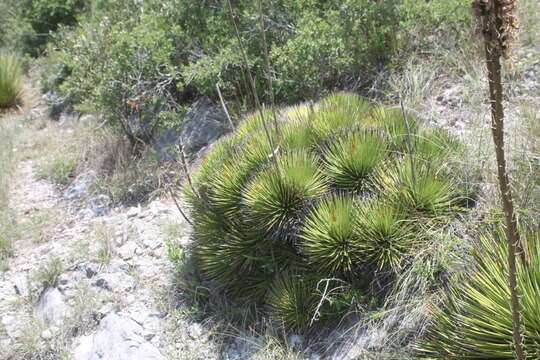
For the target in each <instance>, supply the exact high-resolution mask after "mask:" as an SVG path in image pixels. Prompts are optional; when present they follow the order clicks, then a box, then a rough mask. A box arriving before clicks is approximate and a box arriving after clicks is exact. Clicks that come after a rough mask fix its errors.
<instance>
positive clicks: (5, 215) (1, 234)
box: [0, 119, 17, 268]
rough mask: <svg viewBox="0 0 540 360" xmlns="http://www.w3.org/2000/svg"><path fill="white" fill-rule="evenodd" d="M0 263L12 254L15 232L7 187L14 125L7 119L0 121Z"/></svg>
mask: <svg viewBox="0 0 540 360" xmlns="http://www.w3.org/2000/svg"><path fill="white" fill-rule="evenodd" d="M0 134H1V135H2V139H3V141H1V142H0V265H2V262H3V261H5V260H6V259H7V258H8V257H10V256H11V255H12V254H13V251H14V248H13V239H14V238H15V237H16V234H17V226H16V222H15V214H14V213H13V211H12V210H11V208H10V201H9V187H10V183H11V180H12V172H13V169H14V165H15V154H14V152H13V139H14V135H15V127H14V126H13V123H12V122H11V121H9V119H4V121H0ZM1 267H2V266H0V268H1Z"/></svg>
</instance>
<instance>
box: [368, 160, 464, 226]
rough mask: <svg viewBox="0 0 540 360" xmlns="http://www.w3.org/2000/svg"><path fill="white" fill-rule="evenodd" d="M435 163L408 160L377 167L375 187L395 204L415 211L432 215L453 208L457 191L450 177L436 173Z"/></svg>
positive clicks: (445, 212)
mask: <svg viewBox="0 0 540 360" xmlns="http://www.w3.org/2000/svg"><path fill="white" fill-rule="evenodd" d="M437 164H438V163H429V162H428V163H426V162H420V163H419V162H416V163H413V162H412V161H409V160H408V159H405V160H404V161H402V162H400V163H396V162H392V163H389V164H388V165H387V166H384V167H381V169H380V171H379V172H378V175H377V180H376V181H377V187H378V189H379V191H380V192H381V193H383V194H387V196H388V198H389V199H390V200H391V201H393V202H394V204H395V205H396V206H397V207H400V208H403V209H406V210H407V211H412V212H413V213H416V214H421V215H426V216H430V217H436V216H439V215H444V214H448V213H452V212H454V211H456V207H457V203H458V202H459V192H458V189H457V186H456V185H455V183H453V180H452V179H451V178H450V177H448V176H445V174H443V173H442V172H441V173H439V172H438V169H437V167H433V165H437Z"/></svg>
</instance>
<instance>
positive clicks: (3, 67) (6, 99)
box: [0, 54, 22, 108]
mask: <svg viewBox="0 0 540 360" xmlns="http://www.w3.org/2000/svg"><path fill="white" fill-rule="evenodd" d="M21 91H22V62H21V60H20V59H19V58H17V57H16V56H14V55H4V54H0V108H8V107H11V106H13V105H15V104H16V103H17V101H19V100H20V95H21Z"/></svg>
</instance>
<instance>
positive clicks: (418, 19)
mask: <svg viewBox="0 0 540 360" xmlns="http://www.w3.org/2000/svg"><path fill="white" fill-rule="evenodd" d="M465 2H466V1H463V0H451V1H442V0H437V1H430V2H428V3H424V2H420V3H419V2H415V1H408V0H389V1H376V2H373V1H368V0H354V1H353V0H347V1H333V0H332V1H312V0H295V1H273V2H272V3H271V4H268V3H265V6H264V7H263V9H262V13H263V20H264V26H265V31H266V37H267V47H268V51H269V58H270V62H271V65H272V73H271V74H267V71H266V70H265V66H264V57H263V53H264V49H263V44H262V39H261V32H260V21H259V20H260V14H261V12H260V10H259V6H258V2H257V1H253V0H249V1H248V0H243V1H236V2H234V9H235V21H236V23H237V24H238V27H239V31H240V36H241V37H242V40H243V43H244V45H245V48H246V52H247V54H248V59H249V67H250V68H249V71H250V72H251V73H252V74H253V75H254V78H255V81H256V84H257V90H258V96H259V97H260V98H262V99H263V100H264V101H269V99H270V96H269V94H268V93H267V86H266V80H267V78H268V77H269V76H271V77H272V78H273V79H274V92H275V94H274V95H275V98H276V101H277V102H279V103H294V102H297V101H301V100H305V99H312V98H319V97H320V96H323V95H324V94H326V93H328V92H330V91H333V90H335V89H355V90H357V89H363V88H369V86H370V85H371V83H372V80H373V79H374V78H375V76H376V74H377V73H378V71H379V70H381V69H383V68H386V67H389V66H399V65H400V64H401V63H402V60H403V56H401V55H400V54H403V53H404V50H405V49H408V48H411V47H418V46H420V45H425V40H423V39H429V36H426V35H427V34H428V33H429V32H432V33H435V32H442V33H446V34H447V36H445V37H444V39H445V43H444V44H442V46H443V47H447V48H452V47H453V46H455V43H456V42H457V41H459V37H460V35H461V34H463V33H464V32H465V31H467V30H466V29H468V28H469V27H467V26H464V24H469V23H470V15H469V13H468V6H467V4H465ZM74 9H79V7H77V6H74ZM85 9H87V11H86V12H85V13H84V15H82V16H80V25H79V26H78V27H77V28H76V29H75V30H72V29H71V28H69V27H68V28H66V27H62V26H61V30H60V31H59V32H58V33H57V35H56V36H55V38H54V41H52V42H51V45H50V46H49V49H48V55H49V56H48V59H47V60H46V63H47V64H48V66H49V68H48V70H47V71H45V72H44V73H45V77H44V81H43V87H44V88H45V89H46V90H50V89H53V90H58V91H60V93H61V95H62V96H63V97H64V98H65V99H66V100H67V101H68V102H69V103H71V104H73V105H76V108H78V109H79V110H82V111H98V112H102V113H104V114H106V115H107V117H108V118H109V120H110V121H111V123H113V124H115V125H116V126H118V127H121V128H122V129H123V130H124V131H125V132H126V134H127V135H128V136H129V137H130V138H133V139H132V140H133V141H132V142H135V138H138V139H140V140H142V141H147V140H148V139H149V138H150V137H152V135H153V133H154V131H155V130H156V128H158V127H159V126H161V125H165V126H171V125H172V126H175V125H178V123H180V122H181V120H182V116H183V114H184V111H185V108H186V107H188V106H189V105H190V104H191V103H192V102H193V100H194V99H196V98H198V97H200V96H210V97H213V98H215V97H216V91H215V85H216V83H218V84H219V85H220V87H221V89H222V91H223V93H224V96H225V97H226V99H228V100H229V101H230V102H231V103H232V104H231V107H232V108H241V109H245V108H252V106H253V104H254V103H253V98H252V94H251V92H250V89H249V83H248V78H247V76H246V73H245V71H244V66H243V64H242V61H241V56H240V51H239V48H238V43H237V39H236V36H235V32H234V27H233V24H232V21H231V17H230V14H229V11H228V7H227V2H226V1H223V0H212V1H205V2H194V1H187V0H168V1H153V0H152V1H144V2H140V1H135V0H120V1H108V0H100V1H94V2H93V3H92V5H91V6H89V5H87V6H86V7H85ZM57 23H59V24H64V23H67V24H69V23H71V22H70V21H68V20H67V19H64V20H62V21H57ZM420 39H422V40H420ZM420 43H421V44H420ZM438 45H441V44H438ZM233 105H234V106H233ZM163 112H164V114H163V115H159V114H161V113H163ZM163 119H166V121H161V120H163ZM156 120H158V121H156Z"/></svg>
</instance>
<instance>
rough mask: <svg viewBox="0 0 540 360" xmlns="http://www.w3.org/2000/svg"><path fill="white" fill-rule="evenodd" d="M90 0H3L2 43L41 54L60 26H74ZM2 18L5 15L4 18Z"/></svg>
mask: <svg viewBox="0 0 540 360" xmlns="http://www.w3.org/2000/svg"><path fill="white" fill-rule="evenodd" d="M88 3H89V0H21V1H14V0H4V1H3V2H2V4H0V11H1V13H2V14H1V15H0V20H3V21H2V22H1V25H0V35H1V37H0V46H5V47H8V48H11V49H12V50H15V51H18V52H21V53H23V54H28V55H31V56H38V55H40V54H41V53H42V51H43V50H44V48H45V44H46V43H47V41H48V40H49V39H50V34H51V33H52V32H54V31H56V30H57V29H58V27H59V26H60V25H74V24H76V22H77V15H79V14H80V13H82V12H83V10H84V9H85V8H86V7H87V5H88ZM3 17H6V18H5V19H4V18H3Z"/></svg>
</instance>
